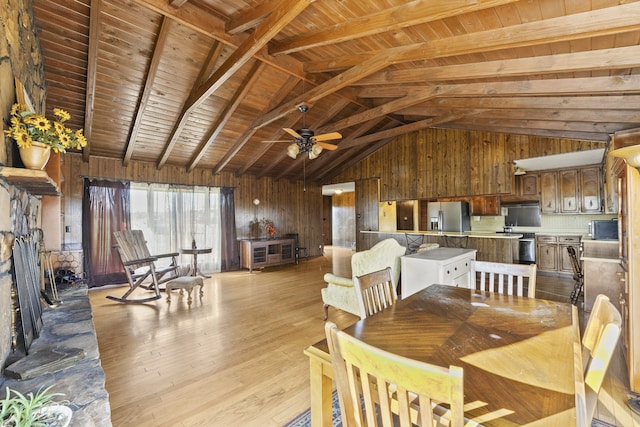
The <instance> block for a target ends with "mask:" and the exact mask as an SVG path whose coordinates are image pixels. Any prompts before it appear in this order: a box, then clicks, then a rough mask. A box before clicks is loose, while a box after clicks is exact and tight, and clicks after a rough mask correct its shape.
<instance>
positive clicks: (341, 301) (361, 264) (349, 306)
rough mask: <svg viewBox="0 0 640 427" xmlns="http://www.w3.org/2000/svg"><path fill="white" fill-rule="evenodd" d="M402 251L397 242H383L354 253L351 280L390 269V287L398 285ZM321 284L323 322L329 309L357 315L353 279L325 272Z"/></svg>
mask: <svg viewBox="0 0 640 427" xmlns="http://www.w3.org/2000/svg"><path fill="white" fill-rule="evenodd" d="M405 252H406V248H405V247H404V246H402V245H400V243H398V242H397V241H396V240H394V239H386V240H382V241H380V242H378V243H376V244H375V245H374V246H373V247H372V248H371V249H369V250H366V251H361V252H356V253H355V254H353V255H352V256H351V274H352V276H353V277H356V276H362V275H363V274H367V273H372V272H374V271H378V270H383V269H385V268H387V267H391V277H392V279H393V285H394V286H397V285H398V280H399V279H400V257H401V256H402V255H404V254H405ZM324 281H325V282H327V287H326V288H323V289H321V293H322V302H324V319H325V320H327V318H328V317H329V306H332V307H334V308H339V309H340V310H344V311H347V312H349V313H351V314H355V315H356V316H360V309H359V308H358V300H357V299H356V290H355V288H354V287H353V278H352V277H340V276H336V275H335V274H332V273H327V274H325V275H324Z"/></svg>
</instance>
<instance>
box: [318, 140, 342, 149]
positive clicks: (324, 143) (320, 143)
mask: <svg viewBox="0 0 640 427" xmlns="http://www.w3.org/2000/svg"><path fill="white" fill-rule="evenodd" d="M316 144H318V145H319V146H320V147H322V148H324V149H325V150H331V151H333V150H336V149H337V148H338V146H337V145H335V144H327V143H326V142H321V141H316Z"/></svg>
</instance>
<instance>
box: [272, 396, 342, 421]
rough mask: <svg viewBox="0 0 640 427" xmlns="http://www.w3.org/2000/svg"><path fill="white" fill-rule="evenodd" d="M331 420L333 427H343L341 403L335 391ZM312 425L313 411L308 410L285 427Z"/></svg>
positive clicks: (332, 400) (332, 399)
mask: <svg viewBox="0 0 640 427" xmlns="http://www.w3.org/2000/svg"><path fill="white" fill-rule="evenodd" d="M331 408H332V411H331V412H332V413H331V420H332V421H333V422H332V424H331V425H332V426H333V427H342V419H341V418H340V403H338V392H337V391H336V390H333V395H332V398H331ZM310 425H311V410H310V409H307V410H306V411H304V412H303V413H301V414H300V415H298V416H297V417H295V418H294V419H293V420H291V421H289V422H288V423H287V424H285V425H284V427H309V426H310Z"/></svg>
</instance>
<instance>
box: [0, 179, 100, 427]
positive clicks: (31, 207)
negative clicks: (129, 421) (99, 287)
mask: <svg viewBox="0 0 640 427" xmlns="http://www.w3.org/2000/svg"><path fill="white" fill-rule="evenodd" d="M12 171H17V172H22V171H21V170H16V169H14V168H5V167H2V166H0V177H2V178H3V179H0V211H2V212H9V215H1V216H0V363H1V364H2V365H1V368H2V371H1V372H0V392H2V395H4V389H5V387H10V388H12V389H15V390H17V391H19V392H21V393H29V392H36V391H37V390H38V389H40V388H41V387H47V386H49V385H53V388H52V391H53V392H55V393H63V394H64V397H62V399H64V400H66V401H68V402H69V404H68V406H70V407H71V408H72V409H73V411H74V415H73V418H72V421H71V426H72V427H92V426H96V427H109V426H111V415H110V405H109V396H108V393H107V391H106V389H105V375H104V371H103V369H102V366H101V364H100V355H99V351H98V343H97V339H96V334H95V328H94V325H93V315H92V312H91V305H90V303H89V298H88V295H87V287H86V285H84V284H77V283H76V284H73V285H69V286H67V287H66V289H63V288H62V287H59V289H58V294H59V297H60V300H61V301H62V303H61V304H59V305H58V306H57V307H45V308H44V309H43V311H42V329H41V330H40V336H39V337H38V338H36V339H35V340H34V341H33V342H32V343H31V346H30V347H29V352H28V355H27V356H24V352H23V351H22V350H21V349H20V348H14V345H13V336H12V330H13V326H12V314H13V313H14V301H13V300H12V293H14V294H15V289H16V288H15V285H16V284H15V283H14V280H13V277H14V273H13V268H14V267H13V259H12V249H13V245H14V240H15V237H16V236H22V235H28V234H32V233H34V232H35V231H38V232H40V230H41V221H42V220H41V210H42V199H41V198H40V197H39V196H38V195H37V192H36V193H35V194H34V193H32V192H31V191H28V190H29V189H28V188H27V189H25V188H23V186H20V185H13V184H12V183H11V182H7V179H6V176H5V175H6V173H11V172H12ZM17 172H16V173H17ZM44 175H45V176H46V174H44ZM47 179H48V178H47ZM40 181H41V180H40V178H38V182H40ZM45 184H46V185H49V184H48V183H45ZM38 185H39V184H38ZM54 187H55V186H54ZM39 188H40V187H39ZM40 191H41V189H40ZM56 192H57V189H56ZM38 274H40V272H38Z"/></svg>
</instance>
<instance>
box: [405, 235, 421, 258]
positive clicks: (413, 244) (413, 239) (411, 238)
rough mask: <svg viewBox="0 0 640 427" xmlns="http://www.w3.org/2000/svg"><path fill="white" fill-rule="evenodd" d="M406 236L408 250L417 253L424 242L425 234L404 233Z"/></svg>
mask: <svg viewBox="0 0 640 427" xmlns="http://www.w3.org/2000/svg"><path fill="white" fill-rule="evenodd" d="M404 237H405V239H407V251H408V252H409V253H410V254H414V253H416V252H417V251H418V248H419V247H420V245H421V244H423V243H424V234H411V233H404Z"/></svg>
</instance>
